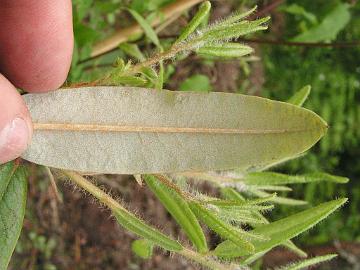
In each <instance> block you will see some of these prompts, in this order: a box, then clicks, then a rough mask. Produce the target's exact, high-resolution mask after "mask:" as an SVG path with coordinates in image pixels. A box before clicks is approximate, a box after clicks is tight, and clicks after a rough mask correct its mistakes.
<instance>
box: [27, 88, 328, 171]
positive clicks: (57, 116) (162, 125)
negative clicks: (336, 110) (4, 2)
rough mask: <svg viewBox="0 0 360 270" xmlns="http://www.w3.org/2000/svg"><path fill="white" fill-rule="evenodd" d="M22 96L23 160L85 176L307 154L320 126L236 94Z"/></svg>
mask: <svg viewBox="0 0 360 270" xmlns="http://www.w3.org/2000/svg"><path fill="white" fill-rule="evenodd" d="M24 98H25V101H26V103H27V105H28V107H29V109H30V112H31V116H32V119H33V122H34V128H35V132H34V136H33V140H32V143H31V145H30V147H29V149H28V150H27V152H26V153H25V154H24V156H23V157H24V158H25V159H27V160H29V161H32V162H35V163H38V164H42V165H47V166H50V167H56V168H62V169H68V170H76V171H85V172H99V173H118V174H143V173H163V172H182V171H191V170H195V171H208V170H225V169H234V168H241V169H247V168H249V167H254V166H265V165H266V164H269V163H274V162H276V161H280V160H283V159H285V158H287V157H291V156H294V155H298V154H299V153H302V152H304V151H306V150H307V149H309V148H310V147H311V146H312V145H313V144H314V143H316V142H317V141H318V140H319V139H320V138H321V137H322V136H323V135H324V133H325V132H326V128H327V126H326V124H325V122H324V121H323V120H322V119H321V118H320V117H319V116H317V115H316V114H315V113H313V112H311V111H309V110H306V109H303V108H299V107H297V106H293V105H290V104H286V103H283V102H278V101H271V100H268V99H264V98H259V97H253V96H245V95H238V94H227V93H192V92H186V93H184V92H174V91H166V90H163V91H156V90H152V89H144V88H127V87H90V88H77V89H63V90H59V91H55V92H52V93H47V94H29V95H25V96H24Z"/></svg>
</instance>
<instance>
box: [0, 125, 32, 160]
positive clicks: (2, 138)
mask: <svg viewBox="0 0 360 270" xmlns="http://www.w3.org/2000/svg"><path fill="white" fill-rule="evenodd" d="M30 137H31V131H30V127H29V125H28V124H27V122H26V121H25V120H24V119H22V118H15V119H14V120H13V121H12V122H10V123H9V124H7V125H6V126H5V127H4V128H3V129H2V130H0V164H1V163H5V162H8V161H10V160H13V159H15V158H17V157H18V156H20V155H21V154H22V153H23V152H24V151H25V149H26V148H27V146H28V143H29V141H30Z"/></svg>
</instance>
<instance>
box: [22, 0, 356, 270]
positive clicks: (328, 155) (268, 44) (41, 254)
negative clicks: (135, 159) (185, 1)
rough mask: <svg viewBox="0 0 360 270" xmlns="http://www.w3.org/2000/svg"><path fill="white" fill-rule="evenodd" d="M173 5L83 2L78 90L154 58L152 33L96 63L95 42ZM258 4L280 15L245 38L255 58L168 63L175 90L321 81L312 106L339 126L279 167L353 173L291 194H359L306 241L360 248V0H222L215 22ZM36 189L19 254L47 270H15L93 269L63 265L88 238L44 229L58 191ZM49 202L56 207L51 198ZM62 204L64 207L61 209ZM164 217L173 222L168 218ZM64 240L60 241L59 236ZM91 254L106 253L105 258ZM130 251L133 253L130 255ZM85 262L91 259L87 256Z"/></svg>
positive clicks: (78, 23) (182, 20) (262, 11)
mask: <svg viewBox="0 0 360 270" xmlns="http://www.w3.org/2000/svg"><path fill="white" fill-rule="evenodd" d="M173 2H176V1H175V0H133V1H130V0H128V1H127V0H109V1H102V0H73V6H74V32H75V39H76V46H75V52H74V58H73V64H72V69H71V72H70V74H69V77H68V82H67V84H68V85H74V84H75V85H76V84H81V83H84V82H91V81H93V80H96V78H98V77H99V76H100V75H101V74H104V73H105V72H107V71H108V70H109V69H111V68H112V65H113V63H114V60H116V59H117V58H122V59H124V60H126V59H132V61H137V60H138V59H139V58H141V57H142V56H141V55H142V54H143V55H149V54H150V53H151V52H152V51H153V50H154V49H155V48H154V46H153V45H152V44H151V42H149V40H147V39H146V37H143V36H142V35H132V36H129V40H128V43H123V44H122V45H120V46H118V47H117V48H116V49H115V50H112V51H111V52H108V53H106V54H104V55H102V56H100V57H96V58H91V59H89V58H90V55H91V52H92V48H93V46H94V44H96V43H97V42H99V41H101V40H103V39H105V38H107V37H108V36H110V35H111V34H113V33H114V32H115V31H116V30H117V29H124V28H126V27H128V26H130V25H132V24H133V23H134V22H135V21H134V19H133V18H132V17H131V15H130V14H129V12H128V11H127V8H129V9H132V10H135V11H137V12H138V13H140V14H141V15H142V16H143V17H144V18H146V19H147V20H148V21H149V22H151V21H152V20H154V18H156V17H160V18H161V16H163V14H162V12H161V10H160V9H161V8H162V7H164V6H166V5H168V4H171V3H173ZM254 5H258V10H259V13H258V15H259V16H260V15H261V16H264V15H271V16H272V20H271V23H270V27H269V30H268V31H266V32H264V33H259V34H256V35H253V36H249V37H247V39H246V40H239V42H242V43H249V44H250V45H251V46H253V47H254V48H255V54H254V55H252V56H249V57H244V58H242V59H240V60H226V59H223V60H214V59H209V58H200V57H198V56H195V55H190V56H189V57H188V58H184V59H180V60H179V61H176V62H171V61H170V62H168V63H167V64H166V66H165V88H167V89H170V90H181V91H188V90H192V91H226V92H235V93H245V94H251V95H259V96H264V97H270V98H272V99H276V100H282V101H286V100H287V99H288V98H289V97H290V96H292V95H293V94H294V93H295V92H296V91H297V90H299V89H300V88H302V87H303V86H305V85H311V86H312V92H311V95H310V97H309V99H308V101H307V102H306V104H305V107H306V108H309V109H311V110H313V111H315V112H316V113H318V114H319V115H321V116H322V117H323V118H324V119H325V120H326V121H327V122H328V123H329V126H330V129H329V132H328V134H327V135H326V137H325V138H324V139H323V140H322V141H321V142H320V143H319V144H318V145H316V146H315V147H314V148H313V149H312V150H311V151H310V152H309V153H307V154H306V155H305V156H303V157H301V158H298V159H296V160H292V161H290V162H288V163H286V164H284V165H281V166H279V167H278V168H277V169H276V170H277V171H279V172H285V173H289V174H300V173H307V172H315V171H324V172H328V173H333V174H337V175H342V176H347V177H349V178H350V183H349V184H347V185H336V186H335V184H332V183H324V182H321V183H318V184H316V183H314V184H307V185H299V186H296V187H294V191H293V192H292V193H291V195H290V196H291V197H294V198H299V199H305V200H307V201H308V202H309V204H310V205H317V204H319V203H321V202H325V201H328V200H331V199H334V198H336V197H342V196H346V197H349V198H350V203H349V204H347V206H346V207H344V208H343V209H342V210H341V211H338V212H337V213H335V214H333V215H332V216H330V217H329V218H328V219H327V220H326V221H325V222H323V223H321V224H320V225H318V226H317V227H316V228H314V229H312V230H311V231H310V232H309V233H307V234H304V235H302V236H301V237H299V238H298V239H296V242H297V243H299V244H300V246H303V247H306V246H314V245H315V246H321V245H327V244H332V243H333V242H334V240H337V241H341V242H351V243H359V242H360V215H359V213H360V180H359V179H358V178H359V176H360V162H359V157H360V128H359V126H360V43H359V42H360V3H359V2H358V1H356V0H353V1H340V0H317V1H316V3H315V1H313V0H301V1H300V0H287V1H285V0H284V1H278V0H259V1H255V0H242V1H241V0H233V1H225V0H218V1H214V2H213V6H214V9H213V13H212V15H211V16H210V18H209V20H210V21H216V20H218V19H220V18H221V17H224V16H226V15H228V14H230V13H232V12H234V11H237V10H247V9H249V8H251V7H253V6H254ZM194 11H195V9H194V8H192V9H190V10H187V11H185V12H183V13H182V14H181V15H179V16H178V17H176V18H174V19H175V23H174V22H170V23H169V24H167V23H166V22H165V23H164V24H160V27H157V28H155V29H156V30H157V33H158V36H159V38H160V39H161V42H162V43H163V44H165V45H166V44H170V43H169V42H171V41H173V40H174V38H175V37H176V36H177V35H178V34H179V32H180V31H181V28H182V27H183V26H184V25H186V22H188V20H189V19H190V18H191V16H192V15H193V14H194ZM124 44H125V45H124ZM134 45H137V47H135V46H134ZM137 48H138V49H139V50H140V51H141V52H142V54H141V53H140V52H139V51H138V50H137ZM40 175H41V173H40ZM121 183H122V182H121ZM105 184H109V183H105ZM110 185H111V184H110ZM36 186H37V188H38V190H39V192H40V194H36V195H34V192H33V193H30V196H34V197H35V201H34V202H33V203H32V205H31V206H30V207H29V211H28V212H29V213H28V214H27V222H28V226H25V230H24V231H23V235H22V238H21V239H22V241H21V243H20V244H19V246H18V248H17V251H18V256H19V258H23V260H25V259H24V257H22V256H24V254H33V253H31V252H35V253H36V256H37V257H36V260H38V261H40V262H41V263H40V264H38V265H42V266H41V267H40V268H37V266H34V267H33V268H25V267H23V266H21V267H19V268H15V269H83V268H82V266H81V264H80V263H78V264H77V267H75V268H71V267H70V266H69V264H66V263H63V264H61V263H60V262H58V260H59V258H58V257H59V256H60V257H61V256H65V255H64V254H62V255H59V252H57V251H56V246H58V247H59V246H61V245H63V246H67V245H66V244H61V243H59V241H67V240H69V239H70V240H69V241H70V242H71V241H73V242H74V241H75V242H76V241H80V246H81V237H80V240H76V239H75V240H71V237H75V238H76V237H77V236H76V234H75V236H71V233H73V232H72V230H67V231H66V235H67V236H68V238H66V239H63V240H61V239H62V238H64V236H63V235H62V234H61V233H59V232H53V231H51V229H49V228H50V227H51V226H50V225H46V226H45V225H44V224H37V223H39V221H36V220H37V219H38V218H41V217H39V213H38V212H39V208H40V209H41V207H45V206H44V204H45V205H46V203H44V201H41V199H42V200H44V198H43V197H42V196H41V192H44V193H45V192H48V188H47V186H46V185H45V184H44V183H41V182H40V181H39V182H37V183H36ZM122 188H124V187H123V186H122ZM125 189H127V190H130V191H128V192H129V194H130V195H128V197H129V200H130V201H131V200H132V199H134V198H133V197H132V195H131V194H134V193H131V192H132V191H131V188H130V187H129V186H125ZM133 192H134V191H133ZM135 192H139V191H135ZM35 193H36V192H35ZM64 193H65V194H64V197H66V196H68V197H67V198H68V199H69V200H70V199H72V200H74V203H78V200H79V198H78V197H76V196H74V195H66V192H65V191H64ZM31 194H33V195H31ZM74 197H75V199H74ZM125 197H126V196H125ZM140 199H141V198H140ZM142 199H143V198H142ZM39 201H40V202H41V203H42V205H41V206H39ZM29 202H30V200H29ZM67 203H68V202H67ZM49 204H51V198H50V199H49ZM58 207H59V208H64V207H63V206H61V205H60V206H58ZM82 207H83V206H82ZM306 207H308V206H306ZM94 208H95V206H94ZM79 209H80V210H79V211H80V212H81V211H82V210H83V209H82V208H81V207H80V208H79ZM157 209H158V210H157V211H163V209H161V210H159V208H157ZM300 209H302V207H291V208H290V207H287V206H280V207H277V208H276V210H274V211H273V212H272V213H271V214H270V215H271V218H272V219H277V218H279V217H282V216H286V215H289V214H290V213H293V212H297V211H299V210H300ZM142 210H143V211H148V212H151V215H152V216H154V215H155V216H156V215H157V214H158V213H156V211H155V212H154V210H153V209H152V210H149V209H147V207H146V206H145V207H143V209H142ZM40 211H41V210H40ZM59 211H60V216H62V214H61V211H65V212H66V210H64V209H62V210H59ZM86 211H88V210H86ZM42 215H44V214H42ZM49 215H50V214H49ZM161 215H162V216H166V214H161ZM105 216H106V215H105ZM73 218H74V217H73ZM75 219H76V218H75ZM80 219H81V218H80ZM60 220H61V218H60ZM160 220H161V219H160ZM109 221H110V220H109ZM60 222H61V224H62V226H66V224H65V225H64V222H65V221H60ZM89 222H90V221H89ZM104 222H105V221H104ZM65 223H66V222H65ZM80 223H81V222H80V221H79V223H78V224H79V225H78V226H81V225H80ZM34 224H37V225H36V226H35V225H34ZM72 226H74V224H72ZM36 228H38V229H36ZM39 228H40V229H39ZM98 229H99V228H98V227H97V226H96V224H94V225H93V226H90V225H88V226H87V227H86V226H85V229H84V230H89V231H91V232H92V233H94V234H101V232H100V231H98ZM74 230H75V229H74ZM56 234H57V235H58V237H54V235H56ZM117 237H118V236H117ZM56 241H57V242H56ZM108 241H110V240H108ZM124 241H125V240H124ZM128 241H130V240H128ZM29 243H30V244H29ZM129 243H130V242H129ZM129 243H127V242H124V243H122V245H123V246H124V248H127V249H130V244H129ZM97 244H99V247H98V248H100V249H101V243H97V242H96V241H94V243H92V245H93V246H95V247H92V248H95V249H96V245H97ZM84 245H86V244H84ZM34 249H35V251H34ZM358 249H359V247H358ZM64 250H65V251H64ZM63 251H64V252H69V253H73V252H75V254H77V253H76V252H78V251H76V248H75V251H74V250H73V249H69V250H67V251H66V248H64V249H63ZM357 252H359V250H358V251H357ZM350 253H351V252H350ZM80 254H81V253H80ZM91 254H92V255H94V254H95V256H96V253H91ZM128 254H129V253H126V252H125V253H124V254H123V256H129V255H128ZM350 255H351V254H350ZM350 255H349V256H350ZM34 256H35V255H34ZM74 256H75V257H74ZM74 256H72V255H69V257H71V259H69V261H71V260H73V261H76V256H77V255H74ZM82 256H86V255H84V254H82ZM99 256H100V255H99ZM356 256H359V257H357V261H356V260H355V262H353V265H352V266H350V268H348V269H355V268H352V267H355V266H356V265H357V266H356V267H359V265H360V259H359V258H360V252H359V253H357V255H356ZM356 256H355V257H356ZM100 257H101V256H100ZM100 257H99V260H100V261H99V262H98V263H99V265H102V266H104V265H109V267H108V268H107V266H106V267H103V268H99V269H120V268H116V266H117V264H116V260H115V261H114V259H109V258H108V259H107V261H106V260H105V261H101V259H100ZM154 260H156V258H155V259H154ZM120 261H121V260H120ZM57 262H58V263H57ZM178 263H179V265H180V266H179V268H177V267H175V266H174V267H172V268H166V267H167V266H166V264H165V262H163V263H162V264H163V265H165V266H163V268H160V266H157V267H156V268H157V269H183V268H181V267H182V265H181V262H178ZM22 265H24V264H22ZM25 265H27V266H28V265H29V264H25ZM32 265H36V264H35V263H33V264H32ZM58 265H62V266H58ZM64 265H67V266H64ZM70 265H71V264H70ZM95 265H96V263H95V262H92V265H87V266H88V267H90V268H91V269H98V268H96V266H95ZM127 265H128V266H127V268H126V269H153V268H152V267H154V265H156V264H148V265H144V264H143V265H142V266H139V265H141V263H140V262H139V261H137V260H136V259H134V260H131V261H130V262H129V260H127ZM111 266H113V268H112V267H111ZM84 268H85V265H84ZM121 269H125V267H124V268H121ZM188 269H191V268H188ZM339 269H340V268H339ZM341 269H345V268H341ZM358 269H359V268H358Z"/></svg>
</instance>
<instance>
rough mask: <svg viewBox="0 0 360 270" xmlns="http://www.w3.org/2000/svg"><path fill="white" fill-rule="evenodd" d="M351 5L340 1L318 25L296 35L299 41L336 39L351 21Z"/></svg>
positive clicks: (295, 38) (294, 39) (295, 39)
mask: <svg viewBox="0 0 360 270" xmlns="http://www.w3.org/2000/svg"><path fill="white" fill-rule="evenodd" d="M350 17H351V16H350V12H349V5H348V4H347V3H339V4H338V5H337V6H336V7H335V8H334V9H333V10H332V11H331V12H330V13H329V14H328V15H327V16H326V17H325V18H324V19H323V21H322V22H321V23H319V24H318V25H315V26H313V27H312V28H310V29H309V30H307V31H306V32H304V33H302V34H300V35H298V36H296V37H294V38H293V39H292V40H293V41H297V42H319V41H329V40H334V39H335V38H336V36H337V35H338V33H339V32H340V31H341V30H343V29H344V28H345V26H346V25H347V24H348V23H349V21H350Z"/></svg>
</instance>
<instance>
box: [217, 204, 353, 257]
mask: <svg viewBox="0 0 360 270" xmlns="http://www.w3.org/2000/svg"><path fill="white" fill-rule="evenodd" d="M346 201H347V199H338V200H334V201H330V202H326V203H323V204H320V205H318V206H316V207H313V208H311V209H308V210H305V211H302V212H300V213H297V214H295V215H292V216H289V217H286V218H283V219H280V220H278V221H275V222H272V223H270V224H265V225H261V226H258V227H256V228H255V229H254V230H253V231H251V232H253V233H257V234H261V235H264V236H267V237H269V238H270V240H269V241H257V240H254V241H252V244H253V245H254V247H255V253H259V252H263V251H266V250H269V249H271V248H273V247H275V246H278V245H281V244H283V243H284V242H285V241H287V240H289V239H291V238H293V237H295V236H297V235H299V234H300V233H302V232H304V231H306V230H308V229H310V228H311V227H313V226H314V225H315V224H317V223H318V222H320V221H321V220H323V219H325V218H326V217H327V216H328V215H330V214H331V213H332V212H334V211H335V210H336V209H338V208H339V207H340V206H342V205H343V204H344V203H345V202H346ZM215 254H216V255H217V256H219V257H224V258H234V257H240V256H246V255H250V254H251V253H250V252H248V251H245V250H243V249H240V248H238V247H237V246H236V245H235V244H234V243H233V242H231V241H225V242H223V243H221V244H220V245H218V246H217V248H216V249H215Z"/></svg>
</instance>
